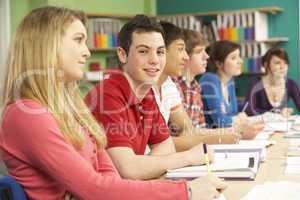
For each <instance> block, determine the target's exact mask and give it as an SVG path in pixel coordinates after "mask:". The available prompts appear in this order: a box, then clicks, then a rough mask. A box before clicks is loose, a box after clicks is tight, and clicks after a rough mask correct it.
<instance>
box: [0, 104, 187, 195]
mask: <svg viewBox="0 0 300 200" xmlns="http://www.w3.org/2000/svg"><path fill="white" fill-rule="evenodd" d="M30 106H33V107H39V106H40V105H39V104H37V103H34V102H32V101H31V103H30ZM2 128H3V129H2V134H1V148H2V149H5V150H6V151H8V152H10V153H12V154H13V155H15V157H17V158H18V159H22V160H23V161H24V162H27V163H29V165H30V166H32V167H33V168H36V169H39V170H42V171H43V172H44V174H46V175H47V176H48V177H50V178H52V179H54V180H55V181H56V182H57V184H58V185H61V186H62V187H64V188H66V190H68V191H70V192H71V193H73V194H75V195H76V196H78V197H79V198H81V199H85V200H90V199H107V200H120V199H130V200H135V199H136V200H140V199H143V200H160V199H161V200H173V199H176V200H186V199H187V191H186V183H185V182H184V181H180V182H173V181H133V180H125V179H121V178H120V177H119V175H118V174H116V173H115V174H109V175H107V174H105V173H101V170H100V171H98V172H97V171H96V170H95V169H94V167H93V166H92V165H91V164H90V163H89V162H88V161H87V160H86V159H85V158H84V157H82V156H81V155H80V154H79V153H78V152H77V151H76V150H75V149H74V148H73V146H72V145H70V144H69V143H68V142H67V141H66V140H65V139H64V137H63V135H62V133H61V132H60V130H59V127H58V124H57V123H56V121H55V119H54V118H53V117H52V115H51V114H49V113H47V112H43V113H41V114H30V113H28V112H24V111H23V110H22V109H20V108H18V107H17V106H13V105H10V107H9V109H7V110H6V112H5V115H4V119H3V126H2ZM103 153H105V152H103ZM98 157H99V158H102V160H99V161H98V162H103V163H104V165H105V163H107V165H110V164H111V161H110V159H109V157H108V156H107V155H104V156H98ZM25 189H26V188H25ZM29 189H30V188H29Z"/></svg>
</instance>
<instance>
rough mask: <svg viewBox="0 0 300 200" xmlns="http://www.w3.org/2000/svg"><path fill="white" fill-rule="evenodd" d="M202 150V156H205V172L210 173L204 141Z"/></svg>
mask: <svg viewBox="0 0 300 200" xmlns="http://www.w3.org/2000/svg"><path fill="white" fill-rule="evenodd" d="M203 151H204V158H205V164H206V169H207V173H208V174H210V173H211V170H210V167H209V158H208V153H207V145H206V143H203Z"/></svg>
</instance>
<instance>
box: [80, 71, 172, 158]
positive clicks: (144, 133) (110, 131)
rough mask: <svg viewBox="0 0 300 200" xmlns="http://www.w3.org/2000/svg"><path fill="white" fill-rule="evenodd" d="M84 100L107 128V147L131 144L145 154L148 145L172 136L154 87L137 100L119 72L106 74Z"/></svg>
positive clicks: (129, 145) (137, 150)
mask: <svg viewBox="0 0 300 200" xmlns="http://www.w3.org/2000/svg"><path fill="white" fill-rule="evenodd" d="M85 102H86V103H87V105H88V107H89V108H90V110H91V112H92V113H93V115H94V116H95V118H96V120H97V121H98V122H99V123H100V124H102V125H103V127H104V129H105V131H106V135H107V139H108V146H107V148H111V147H129V148H131V149H133V151H134V152H135V153H136V154H139V155H142V154H144V152H145V148H146V145H147V144H150V145H153V144H157V143H161V142H162V141H164V140H166V139H167V138H168V137H169V129H168V127H167V126H166V124H165V122H164V119H163V117H162V115H161V113H160V112H159V108H158V105H157V104H156V101H155V96H154V93H153V91H152V89H150V90H149V92H148V93H147V94H146V96H145V97H144V98H143V99H142V100H141V101H140V100H138V99H137V97H136V96H135V94H134V93H133V91H132V89H131V88H130V86H129V83H128V81H127V79H126V78H125V76H124V75H123V73H122V72H120V71H114V72H110V73H107V74H106V75H105V76H104V80H103V81H101V82H99V83H98V84H97V85H96V86H95V87H94V88H93V89H92V90H91V91H90V92H89V93H88V95H87V96H86V98H85Z"/></svg>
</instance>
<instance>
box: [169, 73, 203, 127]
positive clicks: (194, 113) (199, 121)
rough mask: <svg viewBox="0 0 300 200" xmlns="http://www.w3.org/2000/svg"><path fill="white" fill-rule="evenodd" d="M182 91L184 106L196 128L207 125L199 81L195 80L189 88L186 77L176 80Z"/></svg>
mask: <svg viewBox="0 0 300 200" xmlns="http://www.w3.org/2000/svg"><path fill="white" fill-rule="evenodd" d="M174 82H175V83H177V86H178V89H179V90H180V93H181V97H182V103H183V106H184V108H185V110H186V112H187V113H188V115H189V117H190V119H191V120H192V122H193V125H194V126H195V127H199V126H203V125H204V124H205V118H204V112H203V103H202V99H201V86H200V84H199V83H198V82H197V80H195V79H194V80H193V81H192V82H191V85H190V86H188V84H187V81H186V77H184V76H181V77H179V78H177V79H174Z"/></svg>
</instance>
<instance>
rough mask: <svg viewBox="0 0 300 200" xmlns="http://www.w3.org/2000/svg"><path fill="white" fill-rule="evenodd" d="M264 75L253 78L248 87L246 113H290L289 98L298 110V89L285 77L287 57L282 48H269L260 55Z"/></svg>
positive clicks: (295, 84)
mask: <svg viewBox="0 0 300 200" xmlns="http://www.w3.org/2000/svg"><path fill="white" fill-rule="evenodd" d="M262 64H263V66H264V68H265V70H266V73H265V75H263V76H262V77H260V78H256V79H255V80H253V81H252V82H251V84H250V86H249V88H248V91H247V95H246V100H245V101H246V102H248V103H249V106H248V107H247V109H246V113H247V114H248V115H250V116H251V115H259V114H263V113H264V112H267V111H276V112H279V113H282V114H283V115H290V114H292V112H293V109H292V108H288V107H287V103H288V101H289V100H290V99H292V100H293V102H294V104H295V105H296V107H297V109H298V111H300V89H299V86H298V85H297V83H296V82H295V81H293V80H292V79H289V78H286V76H287V72H288V68H289V66H288V65H289V59H288V55H287V53H286V51H285V50H284V49H283V48H276V47H274V48H271V49H269V50H268V51H267V52H266V54H265V55H264V56H263V57H262Z"/></svg>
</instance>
